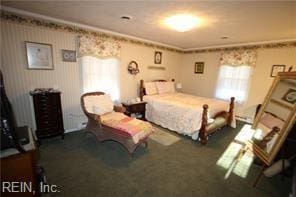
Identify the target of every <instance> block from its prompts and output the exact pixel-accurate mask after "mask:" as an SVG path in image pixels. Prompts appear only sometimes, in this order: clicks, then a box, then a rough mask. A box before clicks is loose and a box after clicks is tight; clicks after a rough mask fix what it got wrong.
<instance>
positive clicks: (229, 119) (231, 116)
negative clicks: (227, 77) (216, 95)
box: [227, 97, 234, 125]
mask: <svg viewBox="0 0 296 197" xmlns="http://www.w3.org/2000/svg"><path fill="white" fill-rule="evenodd" d="M233 110H234V97H231V98H230V104H229V117H228V120H227V124H228V125H231V122H232V121H233V113H234V112H233Z"/></svg>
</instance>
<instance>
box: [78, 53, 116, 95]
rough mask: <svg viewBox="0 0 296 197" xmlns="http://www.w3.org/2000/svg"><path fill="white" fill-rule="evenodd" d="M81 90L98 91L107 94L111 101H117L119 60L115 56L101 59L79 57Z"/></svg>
mask: <svg viewBox="0 0 296 197" xmlns="http://www.w3.org/2000/svg"><path fill="white" fill-rule="evenodd" d="M81 68H82V91H83V93H86V92H94V91H100V92H105V93H106V94H109V95H110V96H111V98H112V100H113V101H118V100H119V96H120V92H119V76H120V75H119V60H118V59H117V58H107V59H105V58H104V59H103V58H102V59H101V58H97V57H93V56H83V57H81Z"/></svg>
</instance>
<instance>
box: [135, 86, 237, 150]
mask: <svg viewBox="0 0 296 197" xmlns="http://www.w3.org/2000/svg"><path fill="white" fill-rule="evenodd" d="M168 84H170V85H169V86H170V87H169V86H168ZM165 85H166V86H165ZM154 86H155V87H154ZM162 86H164V87H167V88H162ZM148 90H149V91H148ZM140 99H141V100H142V101H144V102H147V105H146V119H147V120H148V121H150V122H153V123H155V124H157V125H160V126H162V127H164V128H168V129H170V130H172V131H176V132H177V133H180V134H183V135H187V136H190V137H191V138H192V139H193V140H197V139H199V141H200V142H201V144H203V145H204V144H206V143H207V140H208V137H209V135H211V134H212V133H213V132H215V131H216V130H218V129H220V128H221V127H223V126H225V125H229V126H231V127H235V118H234V97H232V98H230V103H228V102H225V101H222V100H218V99H212V98H205V97H198V96H194V95H189V94H183V93H178V92H176V91H175V87H174V80H172V82H167V81H166V80H155V81H152V82H144V80H141V81H140Z"/></svg>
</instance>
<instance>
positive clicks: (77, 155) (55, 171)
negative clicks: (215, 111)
mask: <svg viewBox="0 0 296 197" xmlns="http://www.w3.org/2000/svg"><path fill="white" fill-rule="evenodd" d="M241 127H242V123H239V124H238V127H237V129H231V128H229V127H226V128H224V129H222V130H220V131H219V132H217V133H215V134H214V135H213V136H211V138H210V139H209V142H208V144H207V146H201V145H200V144H199V143H197V142H195V141H192V140H191V139H189V138H186V137H182V136H181V137H180V135H178V136H179V137H180V138H181V140H179V141H178V142H176V143H174V144H172V145H170V146H163V145H161V144H159V143H157V142H155V141H153V140H149V146H148V149H145V148H144V147H140V148H139V149H137V150H136V152H135V154H134V156H133V158H131V157H129V155H128V153H127V151H126V150H125V149H124V148H123V147H122V146H121V145H119V144H117V143H115V142H112V141H108V142H104V143H98V142H97V141H96V139H95V138H94V137H93V136H92V135H90V134H87V135H84V134H83V132H81V131H78V132H73V133H69V134H67V135H66V136H65V140H64V141H62V140H61V138H60V137H56V138H50V139H46V140H44V141H43V144H42V146H41V147H40V164H41V165H42V166H43V167H44V169H45V171H46V175H47V179H48V182H49V183H50V184H56V185H58V187H59V190H60V192H59V193H54V194H51V195H50V196H104V197H105V196H123V197H125V196H149V197H151V196H170V197H171V196H183V197H187V196H219V197H221V196H223V197H227V196H260V197H261V196H262V197H264V196H268V197H272V196H281V197H283V196H288V193H289V191H290V185H291V181H290V180H289V179H288V178H285V180H284V181H282V179H281V177H280V176H275V177H273V178H266V177H262V178H261V180H260V182H259V184H258V185H257V187H256V188H255V189H253V188H252V187H251V185H252V183H253V181H254V179H255V177H256V175H257V173H258V172H259V169H260V168H259V167H258V166H255V165H253V166H252V167H251V169H250V171H249V173H248V175H247V177H246V178H241V177H239V176H237V175H235V174H231V175H230V177H229V178H228V179H226V180H225V179H224V176H225V173H226V172H227V170H225V169H223V168H222V167H219V166H217V165H216V162H217V160H218V159H219V157H220V156H221V155H222V154H223V152H224V150H225V149H226V147H227V145H228V144H229V143H230V142H231V140H232V139H233V138H234V137H235V135H236V134H237V132H238V131H239V130H240V128H241Z"/></svg>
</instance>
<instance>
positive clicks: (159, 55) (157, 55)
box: [154, 51, 162, 64]
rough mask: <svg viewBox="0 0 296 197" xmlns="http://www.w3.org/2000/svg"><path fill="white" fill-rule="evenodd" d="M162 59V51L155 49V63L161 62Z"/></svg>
mask: <svg viewBox="0 0 296 197" xmlns="http://www.w3.org/2000/svg"><path fill="white" fill-rule="evenodd" d="M161 59H162V52H160V51H155V53H154V64H161Z"/></svg>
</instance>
